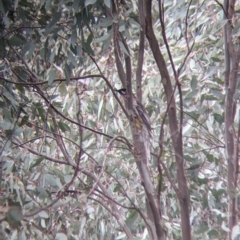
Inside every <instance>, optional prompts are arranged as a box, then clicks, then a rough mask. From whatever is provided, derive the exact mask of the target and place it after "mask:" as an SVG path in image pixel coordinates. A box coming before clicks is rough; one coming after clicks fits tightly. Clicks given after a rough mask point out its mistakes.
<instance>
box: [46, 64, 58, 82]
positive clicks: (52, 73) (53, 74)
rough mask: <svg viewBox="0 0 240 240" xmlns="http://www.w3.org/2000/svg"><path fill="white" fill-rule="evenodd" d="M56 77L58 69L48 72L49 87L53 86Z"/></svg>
mask: <svg viewBox="0 0 240 240" xmlns="http://www.w3.org/2000/svg"><path fill="white" fill-rule="evenodd" d="M55 76H56V69H55V68H50V69H48V71H47V81H48V86H52V84H53V80H54V79H55Z"/></svg>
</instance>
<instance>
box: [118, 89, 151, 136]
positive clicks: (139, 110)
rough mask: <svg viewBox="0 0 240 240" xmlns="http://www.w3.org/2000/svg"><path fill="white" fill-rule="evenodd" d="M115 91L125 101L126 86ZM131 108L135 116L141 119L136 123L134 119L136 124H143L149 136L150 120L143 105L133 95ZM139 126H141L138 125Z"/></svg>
mask: <svg viewBox="0 0 240 240" xmlns="http://www.w3.org/2000/svg"><path fill="white" fill-rule="evenodd" d="M115 91H116V92H118V93H119V94H120V95H121V96H122V97H123V99H124V100H125V101H127V90H126V88H121V89H118V90H115ZM133 108H134V109H133V110H134V113H135V114H136V116H138V117H139V119H140V120H141V123H138V122H137V121H136V125H142V124H143V125H144V126H145V127H146V129H147V131H148V133H149V136H151V124H150V120H149V116H148V114H147V112H146V110H145V108H144V106H143V105H142V104H141V103H140V102H139V101H138V100H137V98H136V97H135V96H134V95H133ZM140 127H141V126H140Z"/></svg>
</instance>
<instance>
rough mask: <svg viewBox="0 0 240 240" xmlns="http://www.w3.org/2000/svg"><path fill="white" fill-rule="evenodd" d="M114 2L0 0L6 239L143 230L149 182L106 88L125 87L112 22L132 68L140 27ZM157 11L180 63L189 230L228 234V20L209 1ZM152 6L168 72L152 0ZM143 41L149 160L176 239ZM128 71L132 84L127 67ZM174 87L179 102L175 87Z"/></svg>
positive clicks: (160, 95)
mask: <svg viewBox="0 0 240 240" xmlns="http://www.w3.org/2000/svg"><path fill="white" fill-rule="evenodd" d="M120 2H121V3H119V4H120V6H118V7H119V9H120V10H119V14H118V15H113V14H112V11H111V10H110V9H112V8H113V4H112V1H109V0H104V1H102V0H95V1H94V0H86V1H78V0H74V1H49V0H46V1H43V0H35V1H27V0H20V1H1V3H0V11H1V13H2V14H1V19H0V20H1V23H0V29H1V32H0V35H1V38H0V41H1V44H0V55H1V64H0V68H1V72H0V86H1V96H0V106H1V108H0V111H1V114H0V116H1V121H0V128H1V163H2V182H1V184H2V185H1V192H2V193H3V196H1V197H0V207H1V208H0V210H1V212H2V219H1V232H2V235H4V236H5V237H6V239H16V237H17V236H18V237H19V238H20V239H39V238H43V239H113V238H114V239H125V238H126V235H125V234H126V232H125V231H124V230H123V229H124V226H125V225H126V226H127V227H128V228H129V229H130V231H131V233H132V235H133V236H135V237H139V239H143V238H144V236H145V234H146V222H145V219H146V218H145V217H144V215H141V214H143V213H145V204H144V202H145V192H144V190H143V187H142V183H141V178H140V176H139V172H138V169H137V166H136V164H135V162H134V157H133V149H132V147H131V146H132V142H131V134H130V131H129V123H128V120H127V118H126V117H125V114H124V112H123V111H122V109H121V107H120V105H119V102H118V100H116V94H114V91H112V90H113V89H115V88H120V87H121V82H120V80H119V77H118V71H117V68H116V66H115V61H116V59H115V56H114V46H113V42H114V41H115V40H116V39H114V28H113V25H114V24H117V25H118V27H119V31H120V33H121V34H122V35H123V38H124V39H125V40H126V42H127V44H128V47H129V49H130V57H131V59H132V72H133V73H135V71H136V69H137V67H138V66H137V61H135V60H136V59H137V56H138V47H139V34H140V31H141V28H140V25H139V19H138V3H137V1H135V0H133V1H120ZM109 12H110V13H109ZM109 14H110V15H111V14H112V15H111V16H112V17H111V18H109V17H107V16H109ZM164 14H165V28H166V36H167V42H168V44H169V49H170V51H171V54H172V57H173V61H174V64H175V65H176V67H177V69H179V70H180V75H179V81H180V82H181V86H182V98H183V110H184V118H183V126H182V130H183V149H184V167H185V169H186V171H185V173H186V176H187V181H188V188H189V200H190V222H191V226H192V235H193V239H226V234H227V231H228V229H227V218H226V214H227V191H226V187H227V183H226V174H227V168H226V164H227V163H226V160H225V151H224V149H225V142H224V98H225V92H224V79H223V77H222V76H223V64H224V57H223V56H224V53H223V34H222V28H223V27H224V26H225V24H226V21H224V20H222V9H221V6H220V5H219V4H217V3H216V2H215V1H200V2H199V1H190V3H188V2H186V1H165V2H164ZM152 17H153V20H154V30H155V34H156V36H157V39H158V41H159V46H160V49H161V50H162V52H163V54H164V57H165V59H166V62H167V66H168V70H169V73H170V75H171V77H172V79H174V72H173V70H172V65H171V61H170V60H171V59H170V58H169V55H168V52H167V48H166V47H165V45H164V39H163V37H162V33H161V24H160V22H159V18H158V7H157V3H156V2H153V11H152ZM234 37H236V38H237V37H238V33H237V32H236V34H235V36H234ZM193 44H194V45H193ZM119 46H120V51H121V56H123V54H128V53H127V50H126V48H125V46H124V44H123V43H122V42H120V43H119ZM191 46H193V48H192V51H190V49H191ZM144 50H145V57H144V64H143V73H142V75H143V79H144V82H143V88H142V91H143V102H144V105H145V106H146V110H147V111H148V113H149V116H150V117H151V122H152V128H153V133H152V135H153V137H152V149H151V151H152V161H151V163H150V166H149V169H150V172H151V174H152V181H153V183H154V186H155V187H156V189H157V188H158V184H159V182H160V185H161V186H160V187H161V198H160V201H161V202H160V203H161V213H162V217H163V224H164V228H165V230H166V232H167V236H168V239H181V221H180V208H179V206H178V203H177V196H176V192H175V191H174V188H173V187H172V183H173V184H176V183H177V176H176V163H175V160H174V157H173V156H174V151H173V143H172V141H171V133H170V130H169V127H168V123H169V119H168V118H166V114H165V113H166V111H167V109H168V105H167V104H166V97H165V94H164V91H163V86H162V81H164V80H162V79H161V77H160V75H159V72H158V69H157V67H156V63H155V60H154V58H153V55H152V53H151V51H150V47H149V45H148V43H147V42H145V46H144ZM188 53H189V55H187V54H188ZM132 79H133V82H134V83H135V82H136V77H135V75H134V74H133V78H132ZM173 85H175V82H174V81H173ZM174 97H175V99H176V102H177V104H178V106H179V103H180V96H179V94H178V93H177V91H175V94H174ZM235 98H236V99H237V98H238V93H237V94H236V96H235ZM178 110H179V109H178ZM178 117H179V119H180V115H179V116H178ZM163 119H164V121H165V124H164V126H163V128H164V142H163V146H164V150H163V154H162V157H161V161H162V162H163V164H164V165H165V166H166V169H167V170H168V174H167V173H166V171H165V169H163V171H162V176H159V172H158V170H157V169H158V161H157V156H158V151H159V133H160V128H161V124H162V122H163ZM236 124H237V123H236ZM235 127H237V126H235ZM161 177H162V178H161ZM169 177H170V178H171V181H172V182H171V181H170V180H169ZM160 178H161V181H160V180H159V179H160ZM121 222H124V224H122V225H121Z"/></svg>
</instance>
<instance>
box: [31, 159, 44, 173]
mask: <svg viewBox="0 0 240 240" xmlns="http://www.w3.org/2000/svg"><path fill="white" fill-rule="evenodd" d="M44 159H45V158H44V157H39V158H37V159H36V161H35V162H33V163H31V165H30V167H29V170H32V169H33V168H34V167H36V166H38V165H39V164H40V163H41V162H42V161H43V160H44Z"/></svg>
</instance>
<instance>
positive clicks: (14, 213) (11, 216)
mask: <svg viewBox="0 0 240 240" xmlns="http://www.w3.org/2000/svg"><path fill="white" fill-rule="evenodd" d="M5 217H6V221H7V222H8V223H9V225H10V226H11V227H12V228H17V227H19V226H21V221H22V220H23V214H22V210H21V208H20V207H16V206H13V207H10V209H9V210H8V212H7V213H6V216H5Z"/></svg>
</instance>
